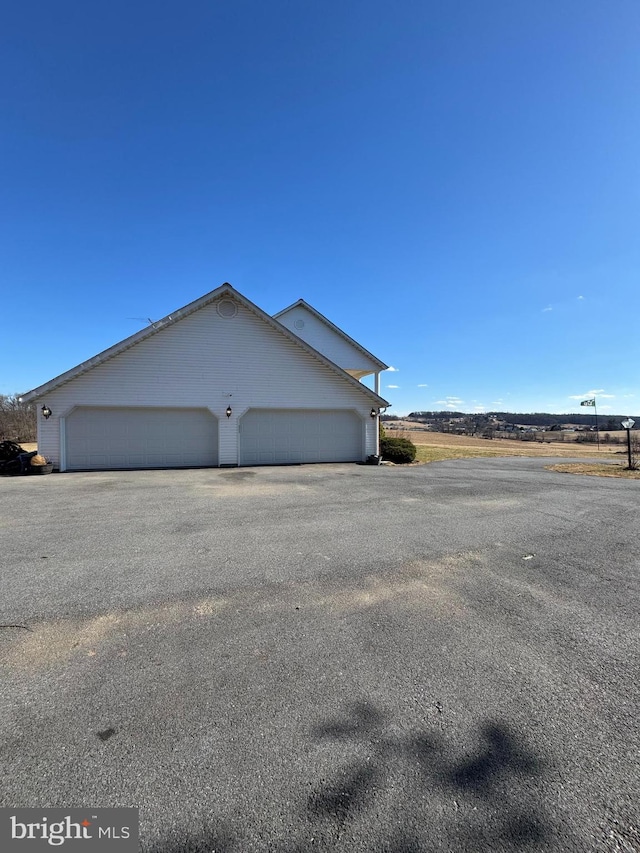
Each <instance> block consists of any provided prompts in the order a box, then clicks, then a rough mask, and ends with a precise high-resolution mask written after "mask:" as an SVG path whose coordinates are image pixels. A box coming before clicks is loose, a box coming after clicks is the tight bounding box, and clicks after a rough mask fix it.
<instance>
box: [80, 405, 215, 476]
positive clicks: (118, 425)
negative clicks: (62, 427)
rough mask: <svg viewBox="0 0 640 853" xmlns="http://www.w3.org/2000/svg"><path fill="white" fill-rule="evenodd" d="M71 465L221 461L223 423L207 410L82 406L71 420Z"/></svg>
mask: <svg viewBox="0 0 640 853" xmlns="http://www.w3.org/2000/svg"><path fill="white" fill-rule="evenodd" d="M66 448H67V469H68V470H70V471H73V470H76V471H78V470H88V469H92V468H95V469H112V468H189V467H200V466H206V465H217V464H218V423H217V421H216V419H215V417H214V416H213V415H212V414H211V412H209V411H207V410H206V409H146V408H145V409H138V408H113V409H112V408H109V409H97V408H96V409H94V408H78V409H75V411H73V412H72V413H71V414H70V415H69V416H68V418H67V420H66Z"/></svg>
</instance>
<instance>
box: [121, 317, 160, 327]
mask: <svg viewBox="0 0 640 853" xmlns="http://www.w3.org/2000/svg"><path fill="white" fill-rule="evenodd" d="M127 320H139V321H140V322H141V323H148V324H149V325H150V326H155V324H156V321H155V320H152V319H151V317H127Z"/></svg>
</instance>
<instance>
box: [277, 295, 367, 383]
mask: <svg viewBox="0 0 640 853" xmlns="http://www.w3.org/2000/svg"><path fill="white" fill-rule="evenodd" d="M276 319H277V320H278V322H279V323H282V325H283V326H285V327H286V328H287V329H289V331H291V332H293V333H294V335H297V336H298V337H299V338H302V340H303V341H306V342H307V343H308V344H310V345H311V346H312V347H313V348H314V349H317V350H318V352H321V353H322V354H323V355H326V357H327V358H329V359H331V361H332V362H333V363H334V364H337V365H338V367H341V368H342V369H343V370H366V371H369V372H370V373H375V372H376V371H378V370H380V365H378V364H376V363H375V362H374V361H372V360H371V359H370V358H367V356H366V355H365V354H364V353H363V352H362V351H361V350H359V349H358V347H355V346H353V344H350V343H349V341H347V340H345V339H344V338H343V337H342V335H339V334H338V333H337V332H334V330H333V329H332V328H330V327H329V326H327V324H326V323H323V322H322V320H319V319H318V317H316V316H315V315H314V314H312V313H311V312H310V311H307V309H306V308H305V307H304V305H296V306H295V307H293V308H291V309H290V310H289V311H287V312H286V313H285V314H282V315H281V316H279V317H277V318H276ZM296 322H302V323H304V326H303V327H302V328H301V329H298V328H297V327H296Z"/></svg>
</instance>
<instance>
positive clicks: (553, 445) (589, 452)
mask: <svg viewBox="0 0 640 853" xmlns="http://www.w3.org/2000/svg"><path fill="white" fill-rule="evenodd" d="M387 435H388V436H389V437H391V438H392V437H394V436H398V437H402V438H409V439H411V441H412V442H413V443H414V444H415V445H416V447H417V448H418V452H417V455H416V460H417V461H419V462H439V461H441V460H443V459H464V458H470V457H495V456H559V457H565V458H566V457H576V456H577V457H584V458H586V459H593V460H594V461H595V460H603V461H605V460H609V461H620V460H622V458H623V451H624V445H605V444H604V443H602V442H601V446H600V450H598V447H597V444H595V443H594V444H582V443H579V442H576V441H574V440H571V439H565V440H564V441H553V440H551V439H550V438H548V436H549V435H551V433H541V434H540V435H541V436H542V435H544V436H545V437H544V439H541V438H540V439H537V440H536V441H530V440H529V441H524V440H521V439H513V438H493V439H486V438H475V437H474V438H472V437H471V436H469V435H454V434H452V433H441V432H430V431H428V430H418V429H415V428H414V429H410V430H408V429H397V430H396V429H387ZM612 435H613V433H612ZM616 451H618V452H617V453H616Z"/></svg>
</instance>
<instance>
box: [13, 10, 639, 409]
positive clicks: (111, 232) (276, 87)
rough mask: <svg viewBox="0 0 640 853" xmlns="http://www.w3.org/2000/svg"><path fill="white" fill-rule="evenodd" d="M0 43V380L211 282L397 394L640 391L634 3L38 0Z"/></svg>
mask: <svg viewBox="0 0 640 853" xmlns="http://www.w3.org/2000/svg"><path fill="white" fill-rule="evenodd" d="M0 41H1V43H0V71H1V73H0V80H1V81H2V82H1V83H0V87H1V88H0V94H1V99H2V107H1V109H0V128H1V132H0V142H1V145H2V151H1V156H0V172H1V174H0V188H1V189H0V199H1V203H0V217H1V221H0V271H1V277H2V279H1V280H2V293H3V308H4V318H3V320H4V322H3V324H2V333H1V334H0V364H1V365H2V371H1V374H0V392H2V393H11V392H24V391H26V390H28V389H30V388H32V387H34V386H37V385H39V384H41V383H42V382H44V381H46V380H47V379H49V378H52V377H53V376H55V375H57V374H58V373H60V372H62V371H64V370H66V369H68V368H70V367H72V366H74V365H75V364H77V363H78V362H80V361H82V360H84V359H85V358H88V357H90V356H91V355H94V354H95V353H97V352H99V351H101V350H102V349H104V348H106V347H108V346H111V345H112V344H114V343H116V342H117V341H119V340H121V339H122V338H124V337H126V336H128V335H129V334H132V333H133V332H135V331H137V330H138V329H139V328H140V327H141V326H142V325H144V321H141V320H140V319H131V318H145V317H151V318H153V319H158V318H160V317H162V316H164V315H166V314H168V313H170V312H171V311H172V310H175V309H176V308H179V307H181V306H182V305H185V304H186V303H188V302H190V301H191V300H193V299H195V298H197V297H198V296H201V295H202V294H204V293H206V292H208V291H210V290H213V289H214V288H215V287H217V286H218V285H220V284H221V283H222V282H224V281H229V282H231V284H233V285H234V286H235V287H236V288H237V289H238V290H240V291H241V292H242V293H244V294H245V295H246V296H247V297H248V298H249V299H251V300H253V301H254V302H256V303H257V304H258V305H259V306H260V307H261V308H263V309H264V310H266V311H268V312H269V313H274V312H276V311H278V310H280V309H281V308H283V307H285V306H286V305H288V304H290V303H291V302H293V301H295V300H296V299H298V298H300V297H302V298H304V299H306V300H307V301H308V302H310V303H311V304H312V305H313V306H314V307H316V308H317V309H318V310H319V311H321V312H322V313H324V314H325V315H326V316H328V317H329V318H330V319H331V320H332V321H333V322H335V323H336V324H337V325H339V326H340V327H342V328H343V329H344V330H345V331H346V332H348V333H349V334H350V335H352V336H353V337H354V338H356V339H357V340H359V341H360V342H361V343H362V344H363V345H364V346H366V347H367V348H368V349H370V350H372V351H373V352H374V353H375V354H376V355H378V356H379V357H380V358H382V359H384V360H385V361H387V363H389V364H391V365H393V366H394V367H395V368H396V370H395V371H392V372H389V373H386V374H384V382H383V389H382V390H383V395H384V396H385V397H386V398H387V399H389V400H390V401H391V402H392V404H393V409H392V410H391V411H395V412H397V413H404V412H407V411H410V410H412V409H442V408H446V407H447V406H448V407H450V408H457V409H462V410H464V411H470V412H471V411H477V410H481V409H482V408H484V409H486V410H491V409H505V410H511V411H527V410H537V411H551V412H563V411H576V410H579V408H580V407H579V400H580V399H583V398H584V397H585V396H587V395H590V394H591V393H592V392H594V391H598V402H599V409H601V410H602V411H603V412H606V411H611V412H615V413H616V414H618V413H620V414H627V413H628V414H636V413H637V412H639V411H640V377H639V368H640V358H639V355H640V352H639V350H640V343H639V341H640V335H639V333H638V323H639V320H640V304H639V303H640V288H639V287H638V271H639V270H640V158H639V151H640V138H639V136H640V134H639V130H640V98H639V92H640V4H638V2H637V0H616V2H602V0H562V2H558V1H557V0H536V2H525V0H500V2H497V0H482V2H479V0H457V2H456V0H446V2H444V0H439V2H427V0H415V2H407V0H396V2H393V3H391V2H385V3H383V2H380V1H379V0H366V2H361V1H360V0H356V2H349V0H347V2H344V0H340V2H336V0H324V2H322V3H320V2H298V0H289V2H281V0H271V1H270V2H268V3H265V2H263V0H260V2H258V0H234V2H226V3H222V2H218V0H206V2H205V0H190V2H188V3H185V2H181V3H178V2H175V0H167V2H159V3H158V2H154V3H151V2H147V0H141V2H134V3H131V2H126V3H125V2H122V0H109V2H104V0H94V1H93V2H88V3H87V2H79V0H77V1H76V2H69V0H57V2H55V3H51V2H49V0H46V2H44V0H32V2H28V3H10V4H5V6H4V9H3V16H2V28H1V35H0ZM12 304H15V308H12ZM607 406H608V407H609V409H607ZM582 411H583V412H584V411H585V409H583V410H582Z"/></svg>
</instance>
